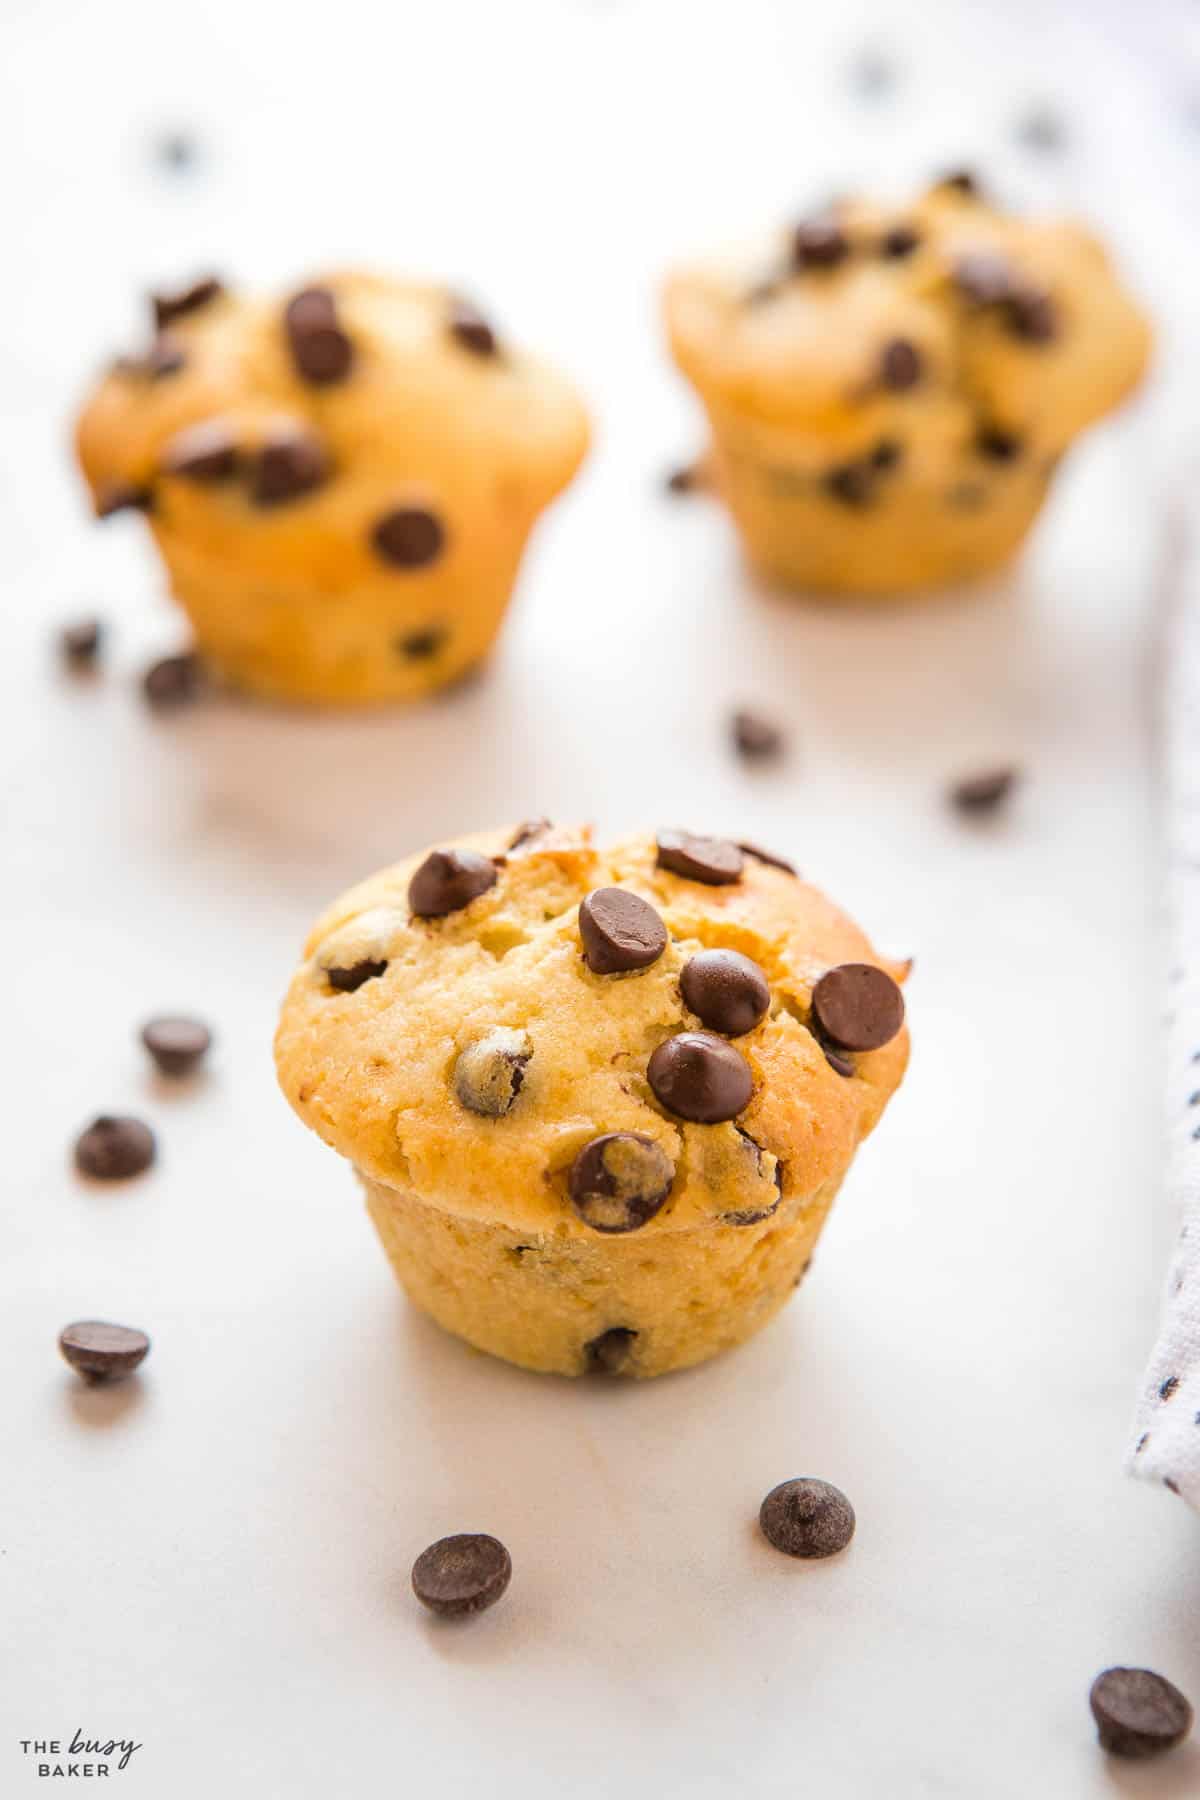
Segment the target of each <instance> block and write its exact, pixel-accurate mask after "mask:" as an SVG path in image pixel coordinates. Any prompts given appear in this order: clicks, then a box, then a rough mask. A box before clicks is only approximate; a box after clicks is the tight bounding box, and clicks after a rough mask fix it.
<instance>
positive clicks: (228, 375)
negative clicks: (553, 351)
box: [78, 272, 588, 704]
mask: <svg viewBox="0 0 1200 1800" xmlns="http://www.w3.org/2000/svg"><path fill="white" fill-rule="evenodd" d="M153 308H154V327H155V331H154V336H153V338H152V341H151V343H150V345H149V348H148V349H147V350H146V351H145V352H144V353H143V354H140V355H138V356H134V357H123V358H121V359H120V360H119V361H117V362H116V363H115V364H114V365H113V366H112V368H111V369H110V370H109V371H108V373H107V374H106V375H105V376H104V377H103V379H102V380H101V382H100V383H99V385H98V387H97V388H96V389H95V391H94V392H93V393H92V395H91V397H90V399H89V400H88V402H87V404H86V406H85V407H84V410H83V413H82V416H81V418H80V420H79V427H78V450H79V459H80V462H81V464H82V466H83V472H84V474H85V476H86V477H87V481H88V484H89V486H90V488H91V491H92V496H93V501H94V504H95V509H96V512H97V514H98V515H99V516H100V517H101V518H105V517H107V516H108V515H109V514H111V513H114V512H117V511H119V510H121V509H122V508H126V507H135V508H138V509H140V510H141V511H142V512H144V513H145V514H146V517H147V519H148V521H149V524H150V528H151V530H152V531H153V533H154V536H155V539H156V540H157V543H158V547H159V549H160V551H161V552H162V555H163V559H164V561H165V562H166V565H167V573H168V576H169V578H170V583H171V587H172V590H173V592H174V594H175V596H176V598H177V599H178V600H179V602H180V603H181V605H182V606H183V607H184V609H185V611H186V612H187V614H188V616H189V617H190V619H191V622H192V626H193V629H194V631H195V636H196V643H197V647H198V649H199V651H200V653H201V655H202V656H203V657H204V659H205V661H206V662H207V663H208V665H209V666H210V667H211V669H212V671H213V672H214V673H215V674H216V675H217V676H218V677H219V678H222V679H224V680H226V681H228V682H229V683H231V684H233V685H235V686H238V687H241V688H244V689H247V690H249V691H251V692H253V693H256V694H262V695H267V696H270V697H273V698H280V699H287V700H301V701H312V702H330V703H338V704H358V703H364V702H369V701H380V700H409V699H415V698H418V697H419V696H420V695H422V694H426V693H428V692H430V690H432V689H434V688H438V687H441V686H443V685H444V684H445V683H447V682H452V681H454V680H456V679H457V678H458V677H460V676H462V675H463V674H464V673H466V672H467V671H468V670H470V669H471V668H473V667H474V666H475V665H476V664H477V663H478V662H479V661H480V660H481V658H483V657H484V656H485V655H486V654H487V652H488V650H489V649H490V647H491V645H492V642H493V640H494V639H495V636H496V633H497V631H498V630H499V628H500V624H501V621H502V619H503V617H504V612H505V609H506V607H507V605H508V600H509V595H510V593H511V591H512V587H513V583H514V580H515V578H516V574H517V569H518V565H519V563H520V560H521V553H522V551H523V549H524V547H525V541H526V539H527V537H528V535H529V532H530V530H531V528H532V526H533V524H534V522H535V520H536V519H537V517H538V515H539V513H540V512H541V511H542V509H543V508H544V507H545V506H547V505H548V504H549V502H550V501H551V500H553V498H554V497H555V495H556V494H557V493H559V491H560V490H561V489H562V488H564V487H565V486H566V485H567V483H568V482H569V481H570V479H571V477H572V475H573V474H574V473H575V471H576V469H577V468H578V466H579V463H580V461H581V460H582V457H583V454H584V451H585V449H586V446H587V436H588V430H587V419H586V415H585V413H584V410H583V407H582V405H581V403H580V401H579V399H578V398H577V396H576V394H575V393H574V391H573V389H572V388H571V387H570V386H568V384H567V383H566V382H565V381H564V380H563V379H562V378H561V377H560V376H558V375H557V374H555V373H554V372H552V371H551V370H550V369H548V368H546V367H545V366H544V365H542V364H541V363H538V362H535V361H533V360H531V359H530V358H528V357H526V356H525V355H523V354H522V353H520V352H518V351H517V350H515V349H513V348H512V347H511V346H510V345H508V344H507V343H506V342H504V341H503V340H502V339H501V338H499V337H498V336H497V335H496V333H495V332H494V331H493V329H492V327H491V326H490V325H489V324H488V322H487V320H486V319H484V318H483V317H482V316H481V315H480V314H479V313H478V312H477V311H476V310H475V309H474V307H472V306H469V305H468V304H466V303H465V302H464V301H462V300H460V299H458V298H456V296H455V295H453V294H451V293H449V292H447V291H446V289H444V288H440V287H435V286H431V285H427V284H422V283H418V282H403V281H393V280H387V279H384V278H383V277H381V276H377V275H367V274H361V273H349V272H348V273H342V274H335V275H330V276H327V277H323V278H321V279H320V280H318V281H316V282H314V283H313V284H311V285H309V286H306V287H304V288H301V289H299V290H298V291H296V292H294V293H292V294H290V295H285V296H283V297H282V298H275V299H265V300H264V299H254V298H247V297H243V296H238V295H233V294H231V293H228V292H227V291H226V290H225V289H224V288H223V287H222V285H221V283H220V282H218V281H216V280H215V279H208V280H203V281H198V282H196V283H195V284H194V285H193V286H191V287H190V288H187V289H185V290H184V291H182V292H180V293H176V294H169V295H158V296H156V297H155V298H154V301H153Z"/></svg>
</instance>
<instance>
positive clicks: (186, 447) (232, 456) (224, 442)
mask: <svg viewBox="0 0 1200 1800" xmlns="http://www.w3.org/2000/svg"><path fill="white" fill-rule="evenodd" d="M237 467H238V444H237V439H236V437H235V436H234V435H233V432H232V431H231V429H230V427H229V426H228V425H227V424H225V422H224V420H222V419H204V420H202V421H201V422H200V424H198V425H189V426H188V427H187V429H186V430H184V431H179V432H177V433H176V434H175V436H174V437H173V438H172V439H171V440H170V442H169V443H168V444H167V446H166V448H165V449H164V451H163V455H162V469H163V472H164V474H167V475H179V476H182V477H183V478H184V479H185V480H187V481H228V480H229V479H230V477H231V476H233V475H236V474H237Z"/></svg>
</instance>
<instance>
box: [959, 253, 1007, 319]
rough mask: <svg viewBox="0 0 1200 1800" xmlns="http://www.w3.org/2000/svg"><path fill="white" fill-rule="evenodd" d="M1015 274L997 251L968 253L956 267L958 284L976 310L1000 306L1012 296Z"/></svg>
mask: <svg viewBox="0 0 1200 1800" xmlns="http://www.w3.org/2000/svg"><path fill="white" fill-rule="evenodd" d="M1013 283H1014V276H1013V271H1012V267H1011V265H1010V263H1009V262H1008V259H1007V258H1006V257H1004V256H1001V255H1000V253H999V251H996V250H968V251H967V252H966V253H965V255H963V256H960V257H959V259H958V261H957V262H956V263H955V265H954V284H955V286H956V287H957V289H958V291H959V293H960V294H962V295H963V297H964V298H965V299H967V300H970V301H971V302H973V304H974V305H976V306H996V305H998V304H999V302H1000V301H1002V300H1007V298H1008V296H1009V295H1010V294H1011V293H1012V290H1013Z"/></svg>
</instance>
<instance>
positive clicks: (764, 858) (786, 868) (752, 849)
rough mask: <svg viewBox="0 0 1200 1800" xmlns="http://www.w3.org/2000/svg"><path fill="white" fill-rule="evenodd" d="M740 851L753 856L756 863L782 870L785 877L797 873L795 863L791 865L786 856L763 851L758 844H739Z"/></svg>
mask: <svg viewBox="0 0 1200 1800" xmlns="http://www.w3.org/2000/svg"><path fill="white" fill-rule="evenodd" d="M738 849H739V850H742V851H744V852H745V854H746V855H747V856H752V857H753V858H754V861H755V862H760V863H766V865H767V867H768V868H770V869H782V870H783V872H784V874H785V875H794V874H795V873H796V865H795V863H790V862H789V861H788V860H787V858H786V856H776V855H775V854H774V852H773V851H771V850H761V849H760V848H759V846H758V845H757V844H739V845H738Z"/></svg>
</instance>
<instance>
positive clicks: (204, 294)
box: [150, 275, 225, 331]
mask: <svg viewBox="0 0 1200 1800" xmlns="http://www.w3.org/2000/svg"><path fill="white" fill-rule="evenodd" d="M224 292H225V287H224V283H223V282H221V281H219V280H218V279H217V277H216V276H215V275H202V276H201V277H200V279H199V280H198V281H193V282H191V283H189V285H188V286H187V287H182V288H176V289H175V290H174V291H173V292H171V293H163V294H151V296H150V306H151V309H152V311H153V313H154V329H155V330H156V331H165V330H166V328H167V326H168V325H171V324H173V323H174V321H175V320H176V319H182V318H184V317H185V316H186V315H187V314H188V313H193V312H197V311H199V309H200V308H201V307H202V306H207V305H208V304H209V303H210V301H213V300H215V299H216V298H217V297H218V295H220V294H223V293H224Z"/></svg>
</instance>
